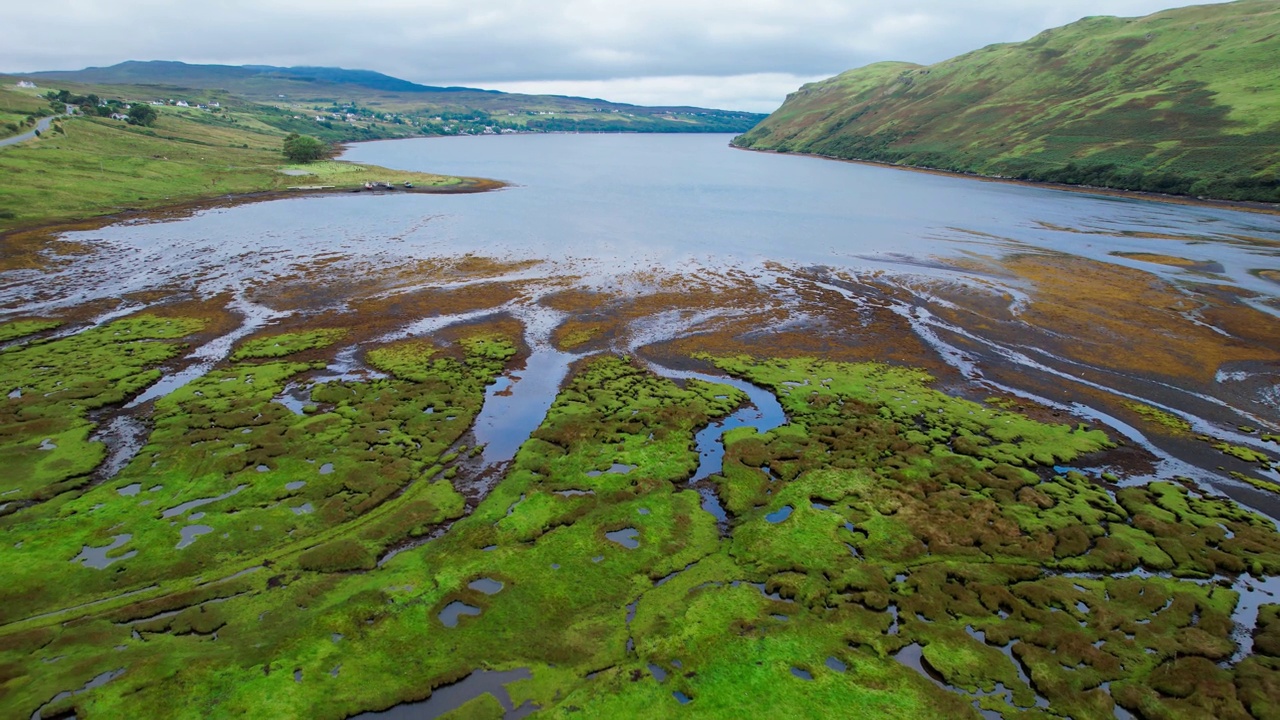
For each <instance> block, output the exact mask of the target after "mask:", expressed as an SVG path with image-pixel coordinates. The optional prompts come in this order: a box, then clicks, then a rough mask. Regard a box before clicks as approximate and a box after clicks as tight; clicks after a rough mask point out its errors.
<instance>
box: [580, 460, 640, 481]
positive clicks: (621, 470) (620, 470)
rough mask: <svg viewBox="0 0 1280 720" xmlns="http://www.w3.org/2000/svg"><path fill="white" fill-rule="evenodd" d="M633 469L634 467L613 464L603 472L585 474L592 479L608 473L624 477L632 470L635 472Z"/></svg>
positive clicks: (595, 471) (592, 471)
mask: <svg viewBox="0 0 1280 720" xmlns="http://www.w3.org/2000/svg"><path fill="white" fill-rule="evenodd" d="M635 469H636V466H635V465H623V464H622V463H614V464H613V466H612V467H610V468H609V469H608V470H603V471H601V470H591V471H590V472H588V473H587V477H593V478H595V477H600V476H601V475H604V474H605V473H610V474H613V475H626V474H627V473H630V472H631V471H632V470H635Z"/></svg>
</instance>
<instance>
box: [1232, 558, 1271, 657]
mask: <svg viewBox="0 0 1280 720" xmlns="http://www.w3.org/2000/svg"><path fill="white" fill-rule="evenodd" d="M1231 589H1232V590H1235V591H1236V592H1238V593H1240V600H1239V601H1238V602H1237V603H1236V609H1235V611H1234V612H1232V613H1231V619H1232V620H1233V621H1234V622H1235V624H1236V630H1235V637H1234V640H1235V641H1236V644H1237V645H1238V646H1239V647H1238V649H1237V650H1236V654H1235V655H1233V656H1232V658H1231V664H1233V665H1234V664H1235V663H1238V662H1240V661H1241V660H1243V659H1245V657H1247V656H1248V655H1249V654H1250V653H1252V652H1253V633H1254V631H1255V630H1257V628H1258V607H1259V606H1261V605H1272V604H1276V603H1280V577H1269V578H1262V579H1261V580H1259V579H1257V578H1255V577H1253V576H1252V575H1249V574H1245V575H1241V576H1240V578H1239V579H1238V580H1236V582H1235V584H1234V585H1232V586H1231Z"/></svg>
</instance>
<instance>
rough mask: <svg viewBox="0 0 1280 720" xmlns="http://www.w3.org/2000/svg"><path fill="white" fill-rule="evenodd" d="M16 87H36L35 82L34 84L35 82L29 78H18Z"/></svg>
mask: <svg viewBox="0 0 1280 720" xmlns="http://www.w3.org/2000/svg"><path fill="white" fill-rule="evenodd" d="M18 87H20V88H34V87H36V84H35V83H33V82H31V81H30V80H19V81H18Z"/></svg>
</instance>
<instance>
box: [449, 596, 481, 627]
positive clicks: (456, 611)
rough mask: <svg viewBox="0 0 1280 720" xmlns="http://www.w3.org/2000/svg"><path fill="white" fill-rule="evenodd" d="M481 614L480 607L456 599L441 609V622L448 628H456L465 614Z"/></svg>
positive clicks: (473, 615)
mask: <svg viewBox="0 0 1280 720" xmlns="http://www.w3.org/2000/svg"><path fill="white" fill-rule="evenodd" d="M479 614H480V608H478V607H475V606H473V605H468V604H466V603H464V602H462V601H461V600H454V601H453V602H451V603H449V604H448V605H445V606H444V609H443V610H441V611H440V622H442V623H444V626H445V627H447V628H455V627H458V621H459V619H460V618H461V617H462V616H463V615H468V616H471V617H475V616H478V615H479Z"/></svg>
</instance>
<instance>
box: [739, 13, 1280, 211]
mask: <svg viewBox="0 0 1280 720" xmlns="http://www.w3.org/2000/svg"><path fill="white" fill-rule="evenodd" d="M1277 57H1280V6H1278V5H1277V4H1276V3H1274V2H1268V1H1265V0H1240V1H1239V2H1234V3H1227V4H1221V5H1207V6H1197V7H1188V8H1182V9H1177V10H1169V11H1165V12H1161V13H1157V14H1154V15H1151V16H1148V17H1144V18H1136V19H1126V18H1115V17H1092V18H1085V19H1083V20H1081V21H1079V22H1076V23H1073V24H1071V25H1068V26H1066V27H1062V28H1057V29H1054V30H1048V31H1045V32H1043V33H1040V34H1039V35H1037V36H1036V37H1034V38H1032V39H1030V40H1028V41H1026V42H1023V43H1014V44H1006V45H992V46H989V47H986V48H983V49H981V50H977V51H974V52H971V53H968V54H966V55H961V56H959V57H957V58H953V59H951V60H947V61H944V62H941V63H938V64H936V65H932V66H928V67H925V66H919V65H913V64H910V63H879V64H875V65H870V66H867V67H864V68H861V69H858V70H851V71H849V72H847V73H844V74H842V75H839V76H837V77H835V78H831V79H830V80H826V81H823V82H820V83H814V84H811V85H806V86H804V87H803V88H801V89H800V90H799V91H798V92H796V93H794V94H793V95H791V96H790V97H789V98H788V99H787V102H786V103H785V104H784V105H783V107H782V108H780V109H779V110H778V111H777V112H776V113H774V114H773V115H772V116H770V117H769V119H767V120H766V121H765V122H763V123H761V124H760V125H759V126H757V127H756V128H755V129H753V130H752V131H750V132H748V133H747V134H745V135H743V136H742V137H741V138H739V139H738V140H737V141H736V142H737V143H738V144H739V145H741V146H744V147H751V148H759V149H768V150H778V151H784V152H807V153H815V154H821V155H827V156H833V157H840V158H847V159H861V160H875V161H882V162H890V163H897V164H902V165H911V166H917V167H932V168H938V169H943V170H953V171H959V172H972V173H979V174H984V175H995V176H1006V177H1014V178H1021V179H1028V180H1042V181H1051V182H1064V183H1071V184H1081V185H1093V186H1101V187H1111V188H1118V189H1127V190H1146V191H1154V192H1165V193H1173V194H1184V195H1198V196H1205V197H1213V198H1218V199H1226V200H1255V201H1264V202H1278V201H1280V184H1277V173H1280V73H1276V72H1275V67H1276V58H1277Z"/></svg>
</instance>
